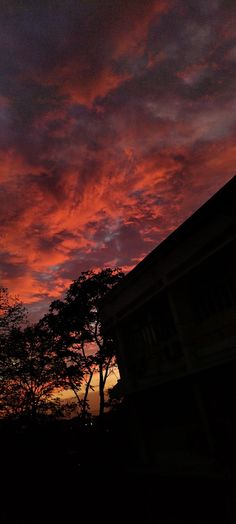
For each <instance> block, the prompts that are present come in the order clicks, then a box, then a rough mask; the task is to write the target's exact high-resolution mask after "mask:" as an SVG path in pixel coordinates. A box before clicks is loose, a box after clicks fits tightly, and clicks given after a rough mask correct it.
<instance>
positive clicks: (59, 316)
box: [42, 268, 124, 415]
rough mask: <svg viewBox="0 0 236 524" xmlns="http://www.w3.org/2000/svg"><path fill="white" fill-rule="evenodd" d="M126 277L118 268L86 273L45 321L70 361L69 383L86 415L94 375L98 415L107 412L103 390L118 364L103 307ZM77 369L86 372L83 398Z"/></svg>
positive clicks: (54, 306)
mask: <svg viewBox="0 0 236 524" xmlns="http://www.w3.org/2000/svg"><path fill="white" fill-rule="evenodd" d="M123 276H124V274H123V273H122V271H121V270H120V269H119V268H115V269H111V268H105V269H103V270H102V271H100V272H95V271H86V272H83V273H82V274H81V275H80V277H79V278H78V279H77V280H74V281H73V283H72V284H71V286H70V287H69V289H68V291H67V293H66V297H65V299H64V300H59V301H58V300H57V301H54V302H52V304H51V307H50V313H49V315H46V317H44V319H43V320H42V322H43V323H45V324H46V325H47V326H48V329H49V330H51V331H52V333H54V337H55V338H56V339H57V348H58V352H59V353H60V354H61V355H62V356H63V358H66V359H67V369H68V371H69V372H70V376H69V377H68V380H69V381H70V385H71V389H72V390H73V391H74V393H75V394H76V397H77V400H78V403H79V405H80V409H81V412H82V414H84V415H85V413H86V412H87V408H88V393H89V390H90V388H91V387H92V386H91V382H92V378H93V376H94V374H95V373H97V374H98V379H99V397H100V409H99V414H100V415H102V414H103V412H104V407H105V393H104V389H105V384H106V381H107V377H108V375H109V373H110V371H111V368H112V366H114V363H115V345H114V340H113V339H112V338H111V337H109V336H108V335H106V334H103V333H102V326H101V306H102V301H103V299H104V297H105V296H106V295H107V293H108V292H109V291H110V290H111V289H112V288H113V287H114V286H116V285H117V284H118V283H119V282H120V281H121V279H122V278H123ZM68 363H70V365H68ZM77 366H78V368H79V369H81V368H82V369H83V373H84V377H85V386H84V394H83V396H81V394H78V388H77V384H76V377H77V371H76V369H77Z"/></svg>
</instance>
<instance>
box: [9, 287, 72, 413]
mask: <svg viewBox="0 0 236 524" xmlns="http://www.w3.org/2000/svg"><path fill="white" fill-rule="evenodd" d="M0 304H1V310H0V311H1V315H0V414H1V415H2V416H5V417H6V416H23V415H24V416H25V417H27V418H30V419H36V418H38V417H40V416H41V415H43V414H51V415H52V414H53V415H59V414H60V415H61V414H62V405H61V403H60V402H59V399H58V398H57V397H56V392H57V391H59V390H61V389H65V387H66V386H67V377H66V375H65V371H64V367H63V366H62V362H61V359H59V358H58V354H57V352H56V351H55V348H54V346H53V343H52V339H51V338H50V337H49V336H48V333H47V332H46V331H45V330H43V329H42V328H41V327H40V326H39V325H36V326H25V324H26V318H27V317H26V310H25V308H24V307H23V305H22V303H21V302H20V301H18V300H16V299H15V300H11V299H10V298H9V295H8V293H7V290H5V289H4V290H2V292H1V302H0ZM79 377H80V380H81V378H82V377H81V374H79V373H78V380H79Z"/></svg>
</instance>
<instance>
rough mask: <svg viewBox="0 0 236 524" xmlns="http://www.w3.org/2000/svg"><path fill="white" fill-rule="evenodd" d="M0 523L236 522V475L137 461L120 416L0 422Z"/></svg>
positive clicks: (182, 523) (164, 523)
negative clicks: (148, 467) (170, 474)
mask: <svg viewBox="0 0 236 524" xmlns="http://www.w3.org/2000/svg"><path fill="white" fill-rule="evenodd" d="M0 434H1V481H2V486H1V506H0V523H1V524H28V523H30V524H39V523H47V522H50V523H53V524H54V523H55V524H57V523H62V522H63V523H67V522H68V523H71V522H73V523H80V522H87V523H88V524H90V523H94V522H102V523H103V524H106V523H108V522H109V523H116V522H117V523H118V522H119V523H121V522H124V523H126V522H130V523H144V524H146V523H147V524H149V523H150V524H153V523H157V524H166V523H181V524H185V523H186V524H187V523H188V524H191V523H193V524H200V523H201V524H203V523H217V522H219V523H221V524H224V523H228V522H230V523H231V522H232V523H234V522H236V519H235V517H234V515H235V513H234V511H235V508H234V499H235V497H234V490H235V487H234V485H233V483H232V481H227V479H225V480H222V479H221V480H212V479H201V478H198V479H197V480H196V479H184V480H183V479H181V478H175V479H174V478H172V479H171V478H166V477H165V478H164V477H163V478H160V477H158V476H157V475H156V474H151V473H150V472H149V473H147V472H141V471H140V469H139V468H137V464H136V460H135V456H134V455H133V453H132V449H131V446H129V443H128V442H127V441H126V434H125V433H124V432H123V431H122V429H121V425H120V422H119V418H116V417H114V418H113V419H112V418H111V419H110V420H108V421H107V423H106V424H105V428H104V429H103V430H100V429H99V428H98V427H97V426H96V424H95V425H93V426H86V427H84V428H83V429H82V428H81V427H80V426H79V425H78V422H77V421H76V420H75V419H74V420H71V421H57V422H56V421H55V422H50V423H45V422H44V423H40V424H37V425H36V426H32V427H29V426H27V425H22V424H19V423H13V422H11V423H4V422H3V421H2V422H1V425H0Z"/></svg>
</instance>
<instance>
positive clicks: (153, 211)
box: [0, 0, 236, 317]
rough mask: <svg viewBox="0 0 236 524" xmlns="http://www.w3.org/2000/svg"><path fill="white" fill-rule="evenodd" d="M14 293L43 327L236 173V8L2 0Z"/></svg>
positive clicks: (210, 0)
mask: <svg viewBox="0 0 236 524" xmlns="http://www.w3.org/2000/svg"><path fill="white" fill-rule="evenodd" d="M0 49H1V58H0V61H1V66H0V70H1V78H0V149H1V150H0V200H1V202H0V210H1V211H0V213H1V217H0V220H1V230H0V242H1V250H0V272H1V284H2V285H4V286H6V287H8V288H9V291H10V293H11V294H18V295H20V297H21V299H22V300H23V301H24V302H25V303H26V304H28V305H30V309H31V312H32V315H33V317H36V316H41V315H42V314H43V313H44V312H46V310H47V306H48V304H49V303H50V302H51V301H52V300H53V299H54V298H56V297H59V296H60V295H61V294H62V293H63V291H64V290H65V289H66V287H68V285H69V284H70V282H71V280H72V279H75V278H77V277H78V276H79V274H80V272H81V271H84V270H87V269H90V268H99V267H104V266H106V265H109V266H116V265H119V266H121V267H123V268H125V269H128V268H131V267H132V266H134V265H135V264H136V263H137V262H138V261H139V260H140V259H141V258H143V257H144V256H145V255H146V254H147V253H148V252H149V251H150V250H151V249H153V248H154V247H155V246H156V244H157V243H159V242H160V241H161V240H162V239H163V238H165V237H166V236H167V235H168V234H169V233H170V232H171V231H172V230H173V229H174V228H175V227H176V226H177V225H179V224H180V223H181V222H182V221H183V220H184V219H185V218H187V216H189V215H190V214H191V213H192V212H193V211H194V210H195V209H196V208H197V207H199V206H200V205H201V204H202V203H203V202H204V201H206V200H207V199H208V198H209V197H210V196H211V195H212V194H213V193H214V192H215V191H216V190H217V189H219V188H220V187H221V186H222V185H223V184H224V183H225V182H226V181H227V180H229V179H230V178H231V177H232V176H233V174H234V173H235V171H236V80H235V71H236V3H235V1H233V0H232V1H231V0H197V1H196V0H145V2H144V1H143V0H116V1H114V0H93V1H86V0H77V1H75V0H67V1H66V2H62V1H60V0H58V1H57V0H54V1H52V0H51V2H50V1H45V2H35V1H33V0H32V1H27V0H26V1H24V2H23V1H20V2H19V1H11V0H5V1H4V0H3V2H1V13H0Z"/></svg>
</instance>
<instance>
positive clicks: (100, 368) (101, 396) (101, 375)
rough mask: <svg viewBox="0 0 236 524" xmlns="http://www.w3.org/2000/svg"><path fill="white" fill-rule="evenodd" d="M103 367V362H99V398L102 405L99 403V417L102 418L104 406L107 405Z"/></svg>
mask: <svg viewBox="0 0 236 524" xmlns="http://www.w3.org/2000/svg"><path fill="white" fill-rule="evenodd" d="M102 371H103V367H102V362H100V364H99V398H100V405H99V419H100V420H101V419H102V417H103V413H104V407H105V396H104V381H103V372H102Z"/></svg>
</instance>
